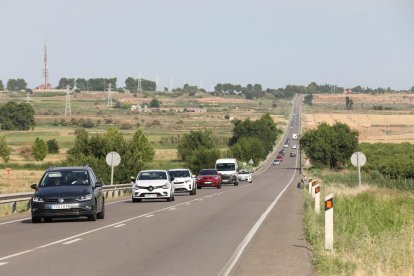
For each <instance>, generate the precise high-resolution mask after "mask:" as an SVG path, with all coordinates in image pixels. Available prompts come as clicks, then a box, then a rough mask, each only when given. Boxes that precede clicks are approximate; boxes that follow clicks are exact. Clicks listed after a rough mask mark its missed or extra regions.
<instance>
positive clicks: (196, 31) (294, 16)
mask: <svg viewBox="0 0 414 276" xmlns="http://www.w3.org/2000/svg"><path fill="white" fill-rule="evenodd" d="M0 26H1V27H0V30H1V38H2V39H1V42H0V47H1V48H0V49H1V51H0V79H1V80H2V81H3V83H4V84H6V82H7V80H8V79H9V78H24V79H25V80H26V81H27V82H28V84H29V87H34V86H37V85H39V84H40V83H41V81H42V69H43V43H44V39H45V38H46V39H47V44H48V58H49V74H50V80H51V83H52V85H53V86H56V85H57V84H58V81H59V79H60V78H61V77H75V78H77V77H83V78H93V77H117V78H118V86H124V85H125V83H124V81H125V79H126V78H127V77H128V76H132V77H135V78H137V77H138V74H141V76H142V77H143V78H146V79H152V80H154V79H155V77H156V76H157V75H158V77H159V80H160V83H161V85H162V86H163V87H164V86H169V82H170V78H171V77H173V81H174V86H182V84H183V82H184V81H187V82H188V83H190V84H192V85H198V84H199V83H200V80H201V81H202V84H203V87H204V88H206V89H208V90H209V89H211V87H212V86H213V85H214V84H216V83H218V82H231V83H240V84H242V85H246V84H247V83H261V84H262V85H263V86H264V88H267V87H271V88H277V87H284V86H285V85H287V84H303V85H307V84H308V83H310V82H312V81H316V82H317V83H331V84H334V83H335V84H338V85H341V86H345V87H353V86H355V85H358V84H360V85H363V86H369V87H372V88H376V87H378V86H381V87H387V86H391V87H392V88H396V89H409V88H411V87H412V86H414V1H413V0H342V1H339V0H280V1H277V0H274V1H270V0H267V1H266V0H256V1H253V0H251V1H242V0H230V1H227V0H221V1H219V0H206V1H196V0H192V1H190V0H175V1H174V0H136V1H126V0H95V1H92V0H83V1H80V0H78V1H75V0H36V1H34V0H0Z"/></svg>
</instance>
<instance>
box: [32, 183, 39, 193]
mask: <svg viewBox="0 0 414 276" xmlns="http://www.w3.org/2000/svg"><path fill="white" fill-rule="evenodd" d="M30 188H32V189H33V190H36V191H37V190H38V189H37V184H36V183H33V184H32V185H30Z"/></svg>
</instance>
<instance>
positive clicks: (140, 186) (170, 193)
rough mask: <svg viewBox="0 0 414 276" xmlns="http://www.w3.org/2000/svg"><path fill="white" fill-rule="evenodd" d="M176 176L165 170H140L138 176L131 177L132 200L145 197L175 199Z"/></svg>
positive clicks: (140, 199)
mask: <svg viewBox="0 0 414 276" xmlns="http://www.w3.org/2000/svg"><path fill="white" fill-rule="evenodd" d="M173 181H174V177H172V176H170V174H169V173H168V171H165V170H145V171H140V172H139V173H138V175H137V177H136V178H134V177H131V182H132V202H140V201H142V200H143V199H166V200H167V201H174V200H175V188H174V183H173Z"/></svg>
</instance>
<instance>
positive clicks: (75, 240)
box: [62, 239, 82, 245]
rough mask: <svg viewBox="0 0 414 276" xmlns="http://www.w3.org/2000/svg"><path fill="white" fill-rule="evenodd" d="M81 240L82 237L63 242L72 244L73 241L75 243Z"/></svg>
mask: <svg viewBox="0 0 414 276" xmlns="http://www.w3.org/2000/svg"><path fill="white" fill-rule="evenodd" d="M80 240H82V239H74V240H71V241H67V242H64V243H62V244H64V245H67V244H71V243H74V242H77V241H80Z"/></svg>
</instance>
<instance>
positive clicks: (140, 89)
mask: <svg viewBox="0 0 414 276" xmlns="http://www.w3.org/2000/svg"><path fill="white" fill-rule="evenodd" d="M137 92H138V93H142V81H141V74H139V75H138V87H137Z"/></svg>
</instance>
